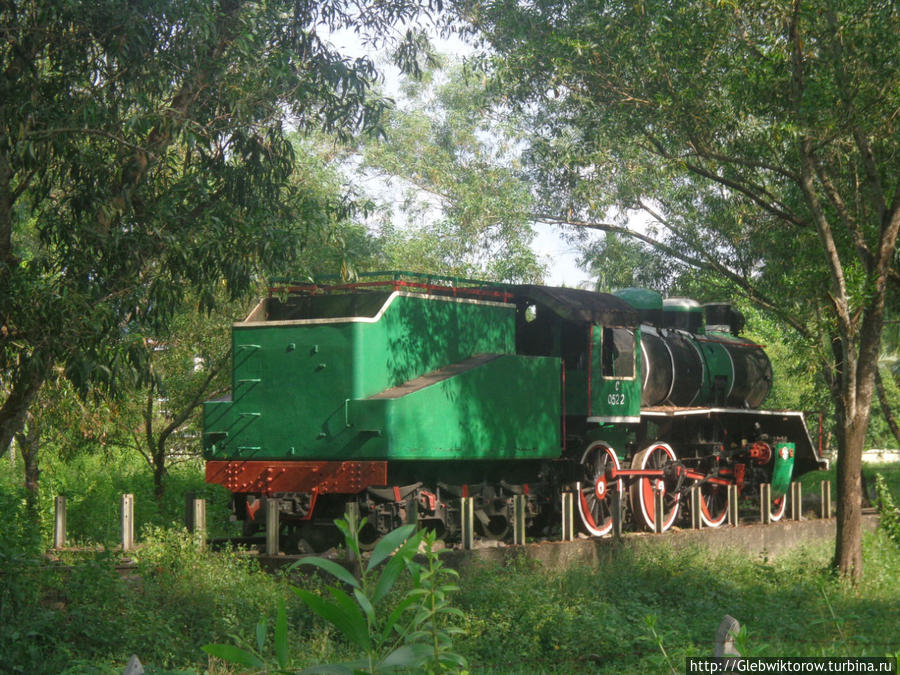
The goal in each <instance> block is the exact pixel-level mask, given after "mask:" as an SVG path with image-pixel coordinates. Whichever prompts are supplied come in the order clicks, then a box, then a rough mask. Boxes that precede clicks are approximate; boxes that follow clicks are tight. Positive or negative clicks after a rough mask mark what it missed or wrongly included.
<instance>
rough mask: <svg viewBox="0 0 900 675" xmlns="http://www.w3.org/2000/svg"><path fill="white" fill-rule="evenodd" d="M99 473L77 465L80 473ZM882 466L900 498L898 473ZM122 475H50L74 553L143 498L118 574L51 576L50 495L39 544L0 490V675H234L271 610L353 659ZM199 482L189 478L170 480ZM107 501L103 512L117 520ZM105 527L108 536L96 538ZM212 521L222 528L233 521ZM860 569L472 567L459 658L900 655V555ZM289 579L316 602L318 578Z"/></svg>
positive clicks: (464, 593)
mask: <svg viewBox="0 0 900 675" xmlns="http://www.w3.org/2000/svg"><path fill="white" fill-rule="evenodd" d="M92 468H95V467H92V465H90V463H87V464H86V465H84V466H83V467H81V468H80V469H79V471H80V470H81V469H83V470H84V471H86V472H87V471H90V470H92ZM878 470H879V471H880V472H881V473H883V474H884V475H885V477H886V478H887V479H888V482H889V485H890V486H891V489H892V491H893V494H894V495H895V496H897V497H900V468H894V467H878ZM47 471H48V472H51V471H55V469H52V468H51V467H48V468H47ZM866 471H867V473H869V472H871V473H872V474H873V475H874V469H871V468H868V467H867V469H866ZM113 474H115V475H113ZM126 479H127V480H130V481H132V486H133V485H134V484H135V483H136V484H137V485H138V486H141V485H143V486H146V485H147V478H146V475H145V473H142V472H140V471H139V470H134V469H132V470H130V473H129V472H126V471H120V472H118V473H116V472H115V471H114V470H113V469H109V475H108V477H107V480H105V481H101V480H99V479H95V478H90V479H89V478H87V477H86V476H85V474H81V478H79V477H78V475H77V474H76V473H75V472H74V471H73V473H72V474H66V473H65V472H64V471H63V472H61V474H60V475H59V476H58V477H57V479H56V480H57V481H58V482H57V484H59V485H64V486H66V489H67V490H68V491H69V492H68V493H69V494H70V495H72V496H71V497H70V499H71V502H70V504H71V505H70V531H71V530H72V529H73V528H74V530H75V532H77V537H78V538H80V539H82V540H92V541H103V540H104V539H109V538H113V539H114V538H115V537H117V532H116V529H117V526H118V520H117V514H116V513H115V511H116V509H117V506H118V493H119V491H120V490H122V488H123V487H127V488H128V491H131V492H134V493H136V494H137V499H136V501H137V504H138V509H137V514H138V518H139V519H140V520H141V521H142V522H143V523H144V525H143V527H142V528H141V537H140V538H141V540H142V542H143V546H142V548H141V550H140V551H139V552H138V553H136V554H135V557H136V559H137V560H138V566H137V568H135V569H132V570H130V571H128V572H127V573H125V574H123V573H122V572H121V571H117V569H116V566H115V565H116V562H117V560H118V556H117V554H115V553H113V552H108V553H100V554H96V555H93V556H84V555H83V554H79V555H76V554H74V553H69V554H66V555H64V556H63V561H62V562H63V563H65V565H58V564H53V565H50V564H46V561H44V559H43V558H42V557H41V555H40V554H41V552H42V550H43V549H44V547H45V546H46V544H47V541H48V538H49V525H50V524H51V523H52V510H51V511H50V514H51V515H49V516H48V514H47V510H48V508H49V507H48V505H49V504H50V503H52V496H51V495H46V496H43V497H42V500H41V504H42V507H43V509H44V513H43V514H42V517H43V519H44V531H43V532H41V533H35V532H34V530H33V529H31V528H28V527H24V526H23V525H22V523H24V522H27V519H26V513H25V510H24V506H23V500H22V495H21V493H20V492H19V491H17V490H16V489H15V488H13V487H11V486H10V485H9V483H8V482H7V483H4V482H3V481H2V480H0V513H2V514H3V518H2V519H0V654H2V655H3V656H2V665H0V670H2V671H4V672H6V671H8V672H23V673H38V674H40V673H61V672H62V673H71V674H76V673H77V674H87V673H102V674H105V673H121V672H122V669H123V668H124V665H125V663H126V662H127V660H128V658H129V656H130V655H131V654H132V653H136V654H138V656H139V657H140V659H141V661H142V663H143V664H144V665H145V668H146V669H147V672H148V673H157V675H159V674H161V673H167V674H169V675H172V674H174V673H187V672H191V673H211V674H212V675H230V674H231V673H235V672H240V671H233V670H230V669H229V667H227V666H225V665H224V664H221V663H215V662H210V660H209V659H208V657H207V656H206V655H205V654H204V653H203V652H202V651H201V649H200V647H201V646H202V645H204V644H208V643H211V642H225V643H234V642H238V643H241V642H243V643H245V644H255V643H256V630H257V622H258V620H259V619H260V617H261V616H269V617H274V612H275V607H276V606H277V602H278V599H279V598H284V599H285V601H286V609H287V614H288V624H289V626H290V643H291V645H292V649H293V651H294V654H295V656H296V657H297V658H298V661H299V662H300V663H303V664H308V665H311V664H314V663H322V662H336V661H342V660H345V659H347V658H352V657H354V656H355V654H354V653H353V651H352V649H351V648H350V647H349V646H348V644H347V643H346V642H344V641H343V640H342V639H340V637H339V636H338V635H337V634H336V633H334V632H333V630H332V629H331V628H329V626H327V625H326V624H324V623H323V622H322V621H320V620H319V619H318V618H317V617H315V616H314V615H312V613H311V612H310V611H309V610H308V609H307V608H306V607H305V606H304V605H303V604H302V603H300V602H299V600H298V599H297V598H296V597H295V596H294V594H293V593H291V592H290V591H289V585H290V583H291V580H288V579H286V578H284V577H282V576H279V575H272V574H268V573H265V572H263V571H261V570H260V569H259V567H258V566H257V565H256V563H255V562H254V561H253V560H252V559H248V558H247V557H246V556H241V555H239V554H234V553H226V554H213V553H209V552H206V551H203V550H201V549H200V548H199V547H198V546H197V545H196V542H194V541H193V540H192V539H191V538H190V536H189V535H187V534H186V533H185V532H184V531H183V529H181V528H180V527H178V526H177V522H178V521H179V520H180V518H181V509H182V508H183V501H182V499H181V496H180V494H178V492H177V491H176V490H177V489H180V488H174V489H173V490H172V494H171V495H170V498H169V502H167V503H165V504H163V505H161V506H158V507H155V508H152V509H151V508H150V505H149V504H148V503H147V501H148V500H150V498H149V492H148V491H147V488H146V487H138V489H135V488H134V487H132V486H126ZM805 480H806V481H812V482H811V483H810V486H809V487H806V491H807V492H809V491H811V490H813V489H814V488H813V487H811V486H812V485H815V486H816V487H815V489H816V490H817V486H818V481H819V480H822V474H820V473H819V474H812V475H811V477H809V476H808V477H805ZM79 481H80V482H79ZM87 481H90V483H88V482H87ZM141 481H143V482H141ZM178 481H183V483H179V482H178ZM196 481H197V477H196V476H193V477H192V476H191V475H190V473H189V472H186V473H185V474H184V476H179V477H178V478H177V479H176V481H175V483H174V484H175V485H191V486H193V485H195V484H196ZM122 491H124V490H122ZM142 495H145V496H142ZM101 498H107V499H111V500H113V506H112V507H111V510H112V513H111V514H110V513H106V512H105V511H103V509H102V508H101V507H100V500H101ZM150 501H152V500H150ZM142 504H143V505H144V506H145V507H147V508H146V510H145V511H143V513H144V515H143V516H141V515H140V514H141V513H142V510H141V505H142ZM215 508H217V509H219V510H224V507H223V506H222V505H221V504H219V505H218V506H216V507H215ZM73 509H74V513H75V514H78V515H77V517H73V516H72V514H73ZM211 511H212V508H211ZM211 515H212V513H211ZM73 520H74V524H73V522H72V521H73ZM107 520H109V521H111V523H110V524H109V525H105V524H104V525H103V527H104V528H108V529H106V530H104V532H107V534H102V535H101V536H99V537H98V536H97V535H93V536H92V535H91V534H90V532H95V531H96V527H97V525H98V524H100V523H101V522H102V523H106V521H107ZM220 525H221V527H222V528H227V527H228V523H227V520H226V519H225V518H222V522H221V524H220ZM92 528H94V529H92ZM101 529H102V528H101ZM109 532H113V533H115V534H108V533H109ZM864 557H865V568H864V576H863V579H862V581H861V583H859V584H858V585H857V586H855V587H853V586H848V585H846V584H845V583H844V582H842V581H841V580H840V579H837V578H835V577H834V575H833V573H832V572H831V570H830V568H829V562H830V558H831V550H830V547H829V546H827V545H825V546H818V547H803V548H798V549H796V550H794V551H793V552H791V553H789V554H787V555H784V556H781V557H778V558H777V559H771V560H770V559H765V558H757V559H752V558H748V557H747V556H745V555H736V554H730V553H727V552H724V553H713V552H710V551H707V550H704V549H699V548H697V549H689V550H679V551H677V552H676V551H671V550H666V549H661V550H653V551H642V552H640V553H637V552H629V551H624V552H622V553H621V554H620V555H619V556H618V557H616V558H615V559H614V560H612V561H610V562H609V563H608V564H605V565H604V566H603V567H602V568H596V567H586V566H581V567H575V568H572V569H569V570H556V569H544V568H542V567H540V566H539V565H537V564H536V563H534V562H531V561H529V560H527V559H525V558H514V559H512V560H511V561H510V562H508V563H507V564H505V565H502V566H497V565H487V564H484V565H477V566H475V567H473V568H471V569H470V570H469V571H467V572H466V574H464V575H463V577H462V578H461V579H460V590H459V592H458V593H456V594H455V595H454V596H453V598H452V602H453V604H454V605H455V606H456V607H458V608H460V609H461V610H462V618H459V619H457V620H456V621H457V625H458V627H459V628H461V629H462V631H463V635H462V636H461V637H459V638H458V639H457V641H456V644H455V648H456V650H457V651H459V652H460V653H461V654H462V655H463V656H465V657H466V659H467V660H468V662H469V664H470V670H471V672H473V673H533V672H550V673H552V672H560V673H562V672H573V671H578V672H581V671H584V672H596V673H655V672H671V666H672V665H674V667H675V668H676V669H681V668H683V663H684V658H685V657H687V656H705V655H711V653H712V642H713V638H714V635H715V630H716V627H717V626H718V624H719V622H720V621H721V619H722V617H723V616H724V615H725V614H730V615H732V616H734V617H735V618H736V619H738V621H740V623H741V625H742V626H743V628H744V632H743V633H742V635H741V638H740V641H739V643H740V649H741V650H742V651H743V653H744V654H745V655H749V656H844V655H852V656H884V655H887V654H894V655H897V654H898V653H900V634H898V631H897V626H900V603H898V602H897V598H898V597H900V547H898V546H897V544H895V543H894V542H892V541H891V540H890V539H889V538H888V537H887V536H885V534H884V533H883V532H880V531H879V532H876V533H873V534H871V535H866V537H865V539H864ZM293 581H294V582H296V583H301V584H302V585H303V586H304V588H307V589H309V590H312V591H313V592H316V593H321V592H322V590H323V587H322V582H321V581H319V580H318V579H317V578H316V577H303V578H301V579H294V580H293ZM403 590H404V589H402V588H401V589H398V595H399V594H402V592H403ZM268 625H269V630H270V631H271V629H272V628H271V626H272V621H271V620H270V621H269V624H268ZM270 643H271V640H270Z"/></svg>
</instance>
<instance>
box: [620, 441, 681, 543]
mask: <svg viewBox="0 0 900 675" xmlns="http://www.w3.org/2000/svg"><path fill="white" fill-rule="evenodd" d="M677 461H678V458H677V457H676V456H675V451H674V450H672V448H671V447H670V446H669V445H668V444H667V443H654V444H653V445H651V446H650V447H648V448H646V449H645V450H642V451H641V452H639V453H637V454H636V455H635V456H634V458H633V459H632V460H631V468H632V469H659V470H662V469H663V468H665V466H666V465H667V464H670V463H673V462H677ZM678 482H679V481H678V479H677V478H676V477H674V474H673V475H672V477H669V478H650V477H647V478H645V477H641V478H638V479H637V480H636V481H635V482H634V483H632V484H631V488H630V496H631V510H632V512H633V513H634V514H635V518H636V519H637V521H638V522H640V523H643V525H644V526H645V527H646V528H647V529H649V530H655V529H656V528H655V525H656V506H655V503H654V499H653V497H654V492H655V490H656V488H661V489H662V491H663V513H662V519H663V527H662V529H663V531H666V530H668V529H669V528H670V527H671V526H672V523H674V522H675V518H676V517H677V516H678V507H679V506H680V505H681V494H680V491H679V489H678V488H679V485H678Z"/></svg>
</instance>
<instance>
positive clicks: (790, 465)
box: [772, 442, 797, 498]
mask: <svg viewBox="0 0 900 675" xmlns="http://www.w3.org/2000/svg"><path fill="white" fill-rule="evenodd" d="M796 452H797V446H796V444H795V443H787V442H778V443H776V444H775V460H774V461H775V466H774V467H773V468H772V498H776V497H781V496H782V495H785V494H787V492H788V490H790V487H791V475H792V474H793V473H794V455H795V454H796Z"/></svg>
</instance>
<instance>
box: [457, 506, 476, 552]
mask: <svg viewBox="0 0 900 675" xmlns="http://www.w3.org/2000/svg"><path fill="white" fill-rule="evenodd" d="M460 502H461V503H460V518H461V520H462V547H463V550H465V551H471V550H472V549H473V548H475V498H474V497H462V498H461V499H460Z"/></svg>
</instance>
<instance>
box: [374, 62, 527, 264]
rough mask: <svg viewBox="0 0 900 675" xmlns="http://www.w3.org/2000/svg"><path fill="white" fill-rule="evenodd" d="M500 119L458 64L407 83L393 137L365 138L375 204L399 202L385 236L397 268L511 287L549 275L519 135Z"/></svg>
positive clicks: (388, 130) (385, 221) (388, 129)
mask: <svg viewBox="0 0 900 675" xmlns="http://www.w3.org/2000/svg"><path fill="white" fill-rule="evenodd" d="M496 113H497V111H496V109H494V108H492V107H491V106H490V104H489V101H488V100H487V92H486V91H485V89H484V83H483V82H482V80H481V79H469V78H467V77H466V76H465V73H464V71H463V69H462V68H460V67H459V66H458V65H451V66H450V67H449V68H447V69H445V70H440V71H430V72H428V73H426V77H424V78H421V79H419V80H407V82H406V88H405V91H404V96H403V100H402V105H401V106H397V108H396V109H393V110H391V111H390V113H389V115H388V116H386V120H385V134H384V136H383V137H378V138H367V139H364V142H363V143H362V144H361V148H360V151H361V155H362V157H361V163H360V167H359V169H358V171H359V173H361V174H362V175H363V176H364V177H366V178H367V179H369V181H371V182H374V183H375V185H376V186H377V189H375V190H372V199H373V200H375V201H379V200H380V201H381V202H382V203H384V202H385V201H386V199H389V200H390V202H389V203H387V204H385V206H384V208H383V210H382V212H381V214H380V215H381V218H382V222H381V223H380V228H379V234H380V236H381V239H382V248H383V250H382V254H383V257H384V258H386V260H387V262H388V263H389V264H390V265H391V266H392V267H397V268H400V269H406V270H410V271H421V272H428V273H442V274H448V275H457V276H464V277H477V278H488V279H494V280H498V281H511V282H516V281H519V282H521V281H535V280H537V279H539V278H540V277H541V276H543V272H544V270H543V267H542V266H541V264H540V263H539V262H538V260H537V257H536V255H535V253H534V251H533V250H532V249H531V247H530V243H531V240H532V239H533V237H534V230H533V227H532V217H531V211H532V209H531V203H532V193H531V187H530V185H529V184H528V183H527V182H526V181H525V180H523V177H522V176H521V175H520V171H519V158H518V154H519V152H518V150H517V147H516V146H517V143H518V139H517V138H516V136H515V135H514V134H513V133H512V132H513V130H514V127H513V126H512V125H509V124H507V123H506V121H505V120H504V119H503V118H502V116H500V115H497V114H496ZM398 205H399V208H398ZM404 218H405V220H406V222H405V223H403V222H402V220H403V219H404Z"/></svg>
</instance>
